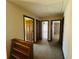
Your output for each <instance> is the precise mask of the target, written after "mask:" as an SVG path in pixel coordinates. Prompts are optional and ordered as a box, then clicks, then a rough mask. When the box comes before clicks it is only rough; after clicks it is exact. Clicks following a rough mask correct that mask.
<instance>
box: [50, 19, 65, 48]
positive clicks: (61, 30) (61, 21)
mask: <svg viewBox="0 0 79 59" xmlns="http://www.w3.org/2000/svg"><path fill="white" fill-rule="evenodd" d="M52 21H60V35H59V44H60V47H62V45H63V31H64V18H63V19H57V20H51V40H52Z"/></svg>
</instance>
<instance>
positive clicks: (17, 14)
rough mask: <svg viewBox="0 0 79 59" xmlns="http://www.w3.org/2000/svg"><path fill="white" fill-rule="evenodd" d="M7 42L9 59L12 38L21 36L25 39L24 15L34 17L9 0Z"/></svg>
mask: <svg viewBox="0 0 79 59" xmlns="http://www.w3.org/2000/svg"><path fill="white" fill-rule="evenodd" d="M6 4H7V5H6V8H7V10H6V12H7V14H6V19H7V23H6V32H7V34H6V41H7V42H6V43H7V46H6V48H7V59H8V58H9V54H10V46H11V39H12V38H20V39H24V29H23V15H26V16H30V17H34V18H35V16H34V15H32V14H31V13H29V12H28V11H25V10H24V9H22V8H20V7H18V6H17V5H14V4H13V3H11V2H9V1H7V2H6Z"/></svg>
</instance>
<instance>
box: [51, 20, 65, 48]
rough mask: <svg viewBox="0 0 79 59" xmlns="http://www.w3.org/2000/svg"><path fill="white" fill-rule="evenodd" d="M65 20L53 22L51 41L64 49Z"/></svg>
mask: <svg viewBox="0 0 79 59" xmlns="http://www.w3.org/2000/svg"><path fill="white" fill-rule="evenodd" d="M63 28H64V19H62V20H52V21H51V40H52V41H53V42H54V43H58V44H59V45H60V47H62V42H63Z"/></svg>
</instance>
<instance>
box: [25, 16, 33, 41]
mask: <svg viewBox="0 0 79 59" xmlns="http://www.w3.org/2000/svg"><path fill="white" fill-rule="evenodd" d="M24 27H25V28H24V30H25V31H24V32H25V36H24V37H25V40H29V41H33V39H34V26H33V19H32V18H28V17H24Z"/></svg>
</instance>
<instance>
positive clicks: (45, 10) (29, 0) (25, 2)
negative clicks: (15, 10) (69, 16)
mask: <svg viewBox="0 0 79 59" xmlns="http://www.w3.org/2000/svg"><path fill="white" fill-rule="evenodd" d="M9 1H11V2H13V3H15V4H17V5H18V6H20V7H22V8H24V9H25V10H27V11H29V12H31V13H33V14H34V15H36V16H38V17H43V16H51V15H57V14H63V13H64V10H65V7H66V4H67V0H9Z"/></svg>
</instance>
